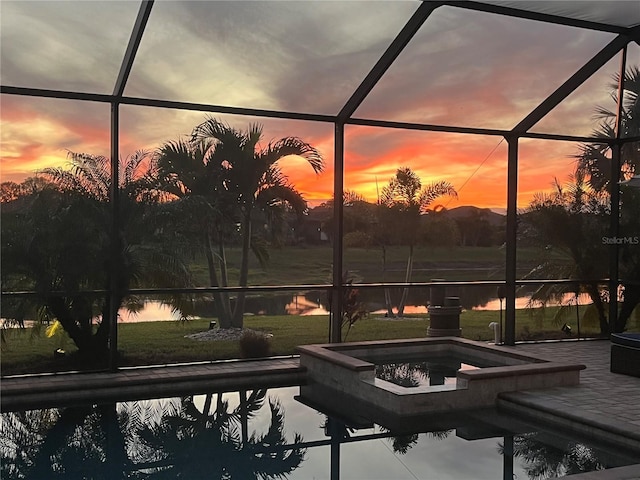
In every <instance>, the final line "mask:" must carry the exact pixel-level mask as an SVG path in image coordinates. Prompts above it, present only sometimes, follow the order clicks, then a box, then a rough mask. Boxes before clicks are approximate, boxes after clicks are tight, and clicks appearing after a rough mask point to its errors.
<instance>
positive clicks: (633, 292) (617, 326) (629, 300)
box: [611, 285, 640, 333]
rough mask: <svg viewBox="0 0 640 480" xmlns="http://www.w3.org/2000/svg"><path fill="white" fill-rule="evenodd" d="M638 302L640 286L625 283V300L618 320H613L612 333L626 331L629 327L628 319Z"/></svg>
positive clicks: (639, 301)
mask: <svg viewBox="0 0 640 480" xmlns="http://www.w3.org/2000/svg"><path fill="white" fill-rule="evenodd" d="M638 304H640V286H638V285H625V286H624V302H623V303H622V306H621V308H620V313H619V314H618V319H617V321H615V322H612V324H613V325H612V327H611V333H621V332H624V330H625V328H626V327H627V320H628V319H629V317H630V316H631V313H633V310H634V309H635V308H636V306H637V305H638Z"/></svg>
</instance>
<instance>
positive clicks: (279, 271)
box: [191, 246, 539, 285]
mask: <svg viewBox="0 0 640 480" xmlns="http://www.w3.org/2000/svg"><path fill="white" fill-rule="evenodd" d="M332 255H333V253H332V249H331V247H330V246H313V247H304V246H294V247H282V248H271V249H270V250H269V262H268V265H267V266H266V268H262V267H260V265H258V263H257V261H256V260H255V258H253V257H251V259H250V272H249V282H250V284H251V285H320V284H327V283H331V265H332ZM407 255H408V248H407V247H403V246H393V247H388V248H387V275H386V281H390V282H403V281H404V272H405V268H406V262H407ZM538 256H539V253H538V251H537V250H536V249H534V248H520V249H518V268H519V270H521V271H522V272H523V273H525V272H528V271H529V270H531V268H532V267H533V266H534V265H535V264H536V262H535V259H536V257H538ZM239 257H240V249H239V248H229V249H228V251H227V262H228V266H229V277H230V285H236V284H237V277H238V269H237V266H238V265H239ZM343 261H344V269H345V270H349V271H350V272H354V273H356V274H357V276H358V277H359V281H362V282H366V283H376V282H381V281H383V278H382V251H381V249H380V248H375V247H372V248H347V249H345V251H344V260H343ZM504 265H505V250H504V249H503V248H499V247H495V246H494V247H425V246H418V247H416V249H415V255H414V275H413V281H415V282H425V281H429V280H430V279H431V278H446V279H448V280H460V281H462V280H469V281H471V280H495V279H503V278H504ZM191 271H192V273H193V275H194V278H195V282H196V284H197V285H207V284H208V281H209V276H208V272H207V269H206V262H204V261H200V260H197V261H196V262H194V263H193V264H192V265H191Z"/></svg>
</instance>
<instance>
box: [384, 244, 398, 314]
mask: <svg viewBox="0 0 640 480" xmlns="http://www.w3.org/2000/svg"><path fill="white" fill-rule="evenodd" d="M386 281H387V247H386V246H385V245H382V283H385V282H386ZM384 306H385V308H386V309H387V317H388V318H393V317H394V316H395V315H394V313H393V304H392V303H391V292H390V291H389V289H388V288H385V289H384Z"/></svg>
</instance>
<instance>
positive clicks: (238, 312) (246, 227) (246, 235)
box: [231, 209, 251, 328]
mask: <svg viewBox="0 0 640 480" xmlns="http://www.w3.org/2000/svg"><path fill="white" fill-rule="evenodd" d="M250 247H251V210H250V209H249V210H248V211H247V212H245V214H244V218H243V219H242V253H241V255H242V258H241V263H240V280H239V281H238V286H240V287H246V286H247V283H248V279H249V249H250ZM245 298H246V292H239V293H238V296H237V297H236V306H235V308H234V310H233V318H232V322H231V323H232V325H233V326H234V327H236V328H242V324H243V317H244V300H245Z"/></svg>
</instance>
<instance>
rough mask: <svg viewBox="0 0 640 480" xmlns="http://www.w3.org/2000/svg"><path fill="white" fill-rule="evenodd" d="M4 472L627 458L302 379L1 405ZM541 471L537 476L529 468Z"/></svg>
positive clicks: (328, 475) (342, 473)
mask: <svg viewBox="0 0 640 480" xmlns="http://www.w3.org/2000/svg"><path fill="white" fill-rule="evenodd" d="M0 419H1V424H0V430H1V432H2V434H1V439H2V443H1V448H2V470H1V472H0V473H1V477H2V478H3V479H13V478H25V477H26V478H35V479H55V478H64V479H69V478H89V479H99V478H100V479H117V478H135V479H156V478H162V479H164V478H167V479H174V478H187V479H201V478H202V479H204V478H207V479H218V478H220V479H238V480H249V479H254V478H265V479H270V478H289V479H292V480H295V479H297V480H312V479H332V480H333V479H336V480H337V479H342V480H347V479H358V480H359V479H362V480H373V479H393V480H403V479H416V478H419V479H438V480H466V479H469V480H483V479H491V480H494V479H499V478H518V479H526V478H547V477H548V476H550V475H565V474H568V473H575V472H578V471H591V470H596V469H602V468H608V467H614V466H621V465H629V464H633V463H634V458H633V456H632V455H625V454H624V453H623V452H621V451H620V450H619V449H616V450H614V449H608V448H606V447H603V446H601V445H600V446H597V445H588V444H586V443H582V442H581V441H580V439H575V438H567V437H565V436H563V435H562V434H561V432H554V431H552V430H548V429H543V428H541V427H539V426H538V427H535V426H532V425H531V424H528V423H525V422H522V421H519V420H518V419H516V418H514V417H510V416H506V415H503V414H500V413H498V412H497V411H496V410H493V409H482V410H476V411H472V412H464V413H457V414H456V415H455V416H450V417H447V416H445V415H442V414H440V415H438V416H437V417H433V418H421V419H420V420H419V421H416V422H413V424H411V425H410V427H407V426H404V427H402V428H401V429H399V430H389V429H388V428H384V427H381V426H379V425H376V424H374V423H372V422H371V421H370V420H368V419H367V418H366V416H357V415H352V414H349V415H341V414H340V412H326V411H322V410H318V409H316V408H313V407H312V406H309V405H308V404H306V403H305V402H304V399H303V398H301V397H300V388H299V387H296V386H294V387H286V388H273V389H262V390H241V391H234V392H226V393H211V394H205V395H189V394H185V395H183V396H181V397H173V398H163V399H154V400H140V401H128V402H121V403H108V404H102V405H94V404H91V403H89V404H86V405H79V406H74V407H68V408H49V409H43V410H30V411H16V412H4V413H2V414H1V417H0ZM536 472H543V474H544V476H535V475H534V474H535V473H536Z"/></svg>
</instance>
